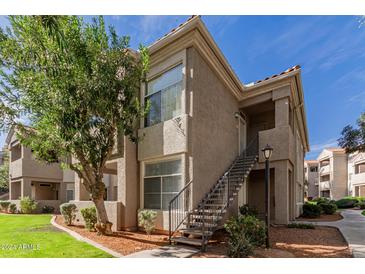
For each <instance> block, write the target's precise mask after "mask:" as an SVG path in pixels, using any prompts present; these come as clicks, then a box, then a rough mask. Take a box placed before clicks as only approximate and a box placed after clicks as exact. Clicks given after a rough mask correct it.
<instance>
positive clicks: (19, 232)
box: [0, 214, 112, 258]
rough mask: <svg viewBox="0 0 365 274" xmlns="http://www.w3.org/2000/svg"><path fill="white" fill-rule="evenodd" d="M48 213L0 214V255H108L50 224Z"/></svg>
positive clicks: (46, 256)
mask: <svg viewBox="0 0 365 274" xmlns="http://www.w3.org/2000/svg"><path fill="white" fill-rule="evenodd" d="M50 220H51V215H48V214H41V215H23V214H14V215H5V214H4V215H0V258H110V257H112V256H111V255H109V254H108V253H106V252H104V251H102V250H100V249H98V248H95V247H93V246H91V245H89V244H87V243H85V242H81V241H78V240H76V239H75V238H73V237H71V236H70V235H68V234H67V233H66V232H63V231H60V230H58V229H56V228H55V227H53V226H52V225H51V224H50Z"/></svg>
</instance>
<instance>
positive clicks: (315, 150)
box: [306, 138, 338, 159]
mask: <svg viewBox="0 0 365 274" xmlns="http://www.w3.org/2000/svg"><path fill="white" fill-rule="evenodd" d="M337 146H338V144H337V138H330V139H328V140H326V141H324V142H321V143H316V144H313V145H311V146H310V149H311V150H310V151H309V152H308V153H307V155H306V158H307V159H316V158H317V157H318V155H319V153H321V152H322V150H323V149H325V148H330V147H337Z"/></svg>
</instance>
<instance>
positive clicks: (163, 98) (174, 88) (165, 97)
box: [145, 64, 183, 127]
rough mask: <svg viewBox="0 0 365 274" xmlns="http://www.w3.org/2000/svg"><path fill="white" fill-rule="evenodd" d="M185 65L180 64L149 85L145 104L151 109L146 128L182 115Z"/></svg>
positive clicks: (146, 120)
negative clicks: (148, 103)
mask: <svg viewBox="0 0 365 274" xmlns="http://www.w3.org/2000/svg"><path fill="white" fill-rule="evenodd" d="M182 68H183V65H182V64H179V65H177V66H175V67H173V68H172V69H170V70H168V71H166V72H165V73H163V74H162V75H160V76H158V77H157V78H154V79H152V80H151V81H149V82H148V83H147V87H146V94H145V103H147V101H149V102H150V104H151V108H150V111H149V113H148V115H147V116H146V119H145V126H146V127H148V126H152V125H154V124H158V123H160V122H163V121H166V120H169V119H172V118H174V117H176V116H179V115H180V114H181V90H182V79H183V73H182Z"/></svg>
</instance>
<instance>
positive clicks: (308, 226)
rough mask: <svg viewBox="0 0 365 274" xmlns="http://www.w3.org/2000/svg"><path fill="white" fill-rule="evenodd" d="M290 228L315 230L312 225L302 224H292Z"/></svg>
mask: <svg viewBox="0 0 365 274" xmlns="http://www.w3.org/2000/svg"><path fill="white" fill-rule="evenodd" d="M287 227H288V228H299V229H314V228H315V227H314V225H312V224H300V223H291V224H288V225H287Z"/></svg>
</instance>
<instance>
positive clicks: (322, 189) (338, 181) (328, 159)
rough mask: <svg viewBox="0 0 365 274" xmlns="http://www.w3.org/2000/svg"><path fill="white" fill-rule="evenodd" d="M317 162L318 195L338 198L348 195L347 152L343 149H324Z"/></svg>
mask: <svg viewBox="0 0 365 274" xmlns="http://www.w3.org/2000/svg"><path fill="white" fill-rule="evenodd" d="M317 161H318V162H319V166H318V168H319V170H318V176H319V178H318V179H319V196H320V197H328V198H330V199H334V200H338V199H341V198H343V197H344V196H347V195H348V183H347V177H348V175H347V174H348V171H347V154H346V151H345V150H344V149H339V148H334V149H331V148H328V149H324V150H323V151H322V152H321V153H320V155H319V156H318V158H317Z"/></svg>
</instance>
